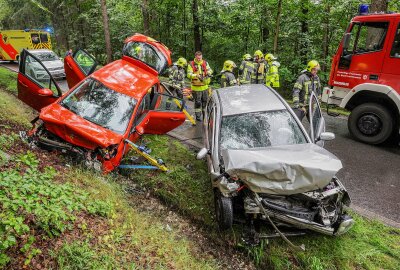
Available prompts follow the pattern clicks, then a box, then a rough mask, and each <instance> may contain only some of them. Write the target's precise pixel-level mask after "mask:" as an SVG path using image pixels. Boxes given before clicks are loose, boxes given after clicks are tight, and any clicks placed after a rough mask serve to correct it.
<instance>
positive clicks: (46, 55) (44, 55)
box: [32, 52, 59, 62]
mask: <svg viewBox="0 0 400 270" xmlns="http://www.w3.org/2000/svg"><path fill="white" fill-rule="evenodd" d="M32 54H33V55H34V56H36V57H37V58H38V59H39V60H40V61H42V62H46V61H55V60H59V58H58V56H57V54H55V53H54V52H35V53H32Z"/></svg>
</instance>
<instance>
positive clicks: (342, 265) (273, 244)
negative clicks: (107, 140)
mask: <svg viewBox="0 0 400 270" xmlns="http://www.w3.org/2000/svg"><path fill="white" fill-rule="evenodd" d="M145 140H146V141H148V144H147V146H148V147H149V148H151V149H152V150H153V151H152V155H153V156H156V157H159V158H162V159H163V160H164V161H165V162H166V165H167V167H168V168H169V169H170V170H172V171H173V172H172V173H169V174H168V173H161V172H155V173H154V172H153V173H151V172H145V171H137V172H133V173H131V175H130V178H131V179H132V180H133V181H135V182H137V183H140V184H141V185H143V186H145V187H147V188H150V189H152V190H153V191H154V192H155V193H156V194H157V195H158V196H159V197H160V198H162V199H163V200H165V201H167V202H168V203H170V204H172V206H174V207H176V208H178V209H179V210H181V211H182V212H184V213H186V214H188V215H189V216H190V217H194V218H196V219H200V220H204V221H205V223H206V225H210V222H212V212H211V211H210V210H211V209H212V192H211V184H210V182H209V180H208V178H207V176H205V175H203V174H204V173H205V171H206V164H205V162H204V161H198V160H196V159H195V153H194V152H193V151H191V150H189V149H187V148H186V147H185V146H183V145H182V144H181V143H179V142H177V141H175V140H173V139H171V138H168V137H166V136H147V137H146V139H145ZM194 170H195V171H194ZM194 206H195V207H194ZM352 216H353V217H354V218H355V220H356V224H355V226H354V227H353V228H352V229H351V231H350V232H348V233H347V234H345V235H342V236H339V237H330V236H324V235H320V234H310V235H307V236H303V237H296V238H291V240H293V241H294V243H296V244H298V245H300V244H305V246H306V251H305V252H294V251H292V250H290V248H289V247H288V245H287V244H286V243H285V242H283V241H282V240H280V239H273V240H270V241H269V244H267V243H266V242H264V244H263V245H261V246H260V247H255V248H249V247H243V246H242V245H241V243H240V242H237V243H238V247H239V246H240V247H241V249H244V251H245V253H247V254H248V255H249V256H250V257H251V258H252V260H253V262H254V263H255V264H256V265H258V266H259V267H260V268H261V269H304V270H305V269H324V270H326V269H337V270H339V269H340V270H341V269H400V230H399V229H394V228H391V227H388V226H385V225H383V224H382V223H380V222H378V221H370V220H368V219H366V218H363V217H360V216H359V215H357V214H355V213H352ZM239 227H240V226H239ZM239 231H240V228H239ZM231 233H232V234H231V236H230V237H231V239H227V240H229V241H231V242H235V240H236V239H239V238H240V237H239V235H238V233H240V232H237V230H235V231H232V232H231ZM210 235H213V237H216V238H220V237H221V236H219V235H218V234H217V233H216V232H215V231H210ZM224 237H226V235H224Z"/></svg>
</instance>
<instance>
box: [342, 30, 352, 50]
mask: <svg viewBox="0 0 400 270" xmlns="http://www.w3.org/2000/svg"><path fill="white" fill-rule="evenodd" d="M350 39H351V33H346V34H344V38H343V51H347V50H348V49H349V46H350Z"/></svg>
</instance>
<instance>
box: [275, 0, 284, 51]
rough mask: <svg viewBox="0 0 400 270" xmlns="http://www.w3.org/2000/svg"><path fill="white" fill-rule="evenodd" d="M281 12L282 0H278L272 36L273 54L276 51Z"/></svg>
mask: <svg viewBox="0 0 400 270" xmlns="http://www.w3.org/2000/svg"><path fill="white" fill-rule="evenodd" d="M281 14H282V0H278V12H277V13H276V26H275V37H274V54H276V53H277V52H278V38H279V21H280V19H281Z"/></svg>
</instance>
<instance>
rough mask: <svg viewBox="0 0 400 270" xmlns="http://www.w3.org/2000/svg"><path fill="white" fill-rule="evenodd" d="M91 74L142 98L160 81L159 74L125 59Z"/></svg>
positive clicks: (117, 88) (125, 92)
mask: <svg viewBox="0 0 400 270" xmlns="http://www.w3.org/2000/svg"><path fill="white" fill-rule="evenodd" d="M91 76H92V77H93V78H94V79H96V80H98V81H100V82H101V83H103V84H104V85H106V86H107V87H109V88H111V89H113V90H115V91H117V92H119V93H122V94H125V95H128V96H131V97H133V98H135V99H140V98H141V97H142V96H143V95H144V94H146V93H147V91H148V89H150V88H151V87H152V86H153V85H154V84H156V83H157V82H158V77H157V76H154V75H153V74H151V73H150V72H148V71H146V70H144V69H141V68H139V67H137V66H135V65H133V64H132V63H129V62H127V61H125V60H117V61H114V62H112V63H110V64H108V65H106V66H105V67H103V68H101V69H99V70H97V71H95V72H94V73H93V74H92V75H91Z"/></svg>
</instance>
